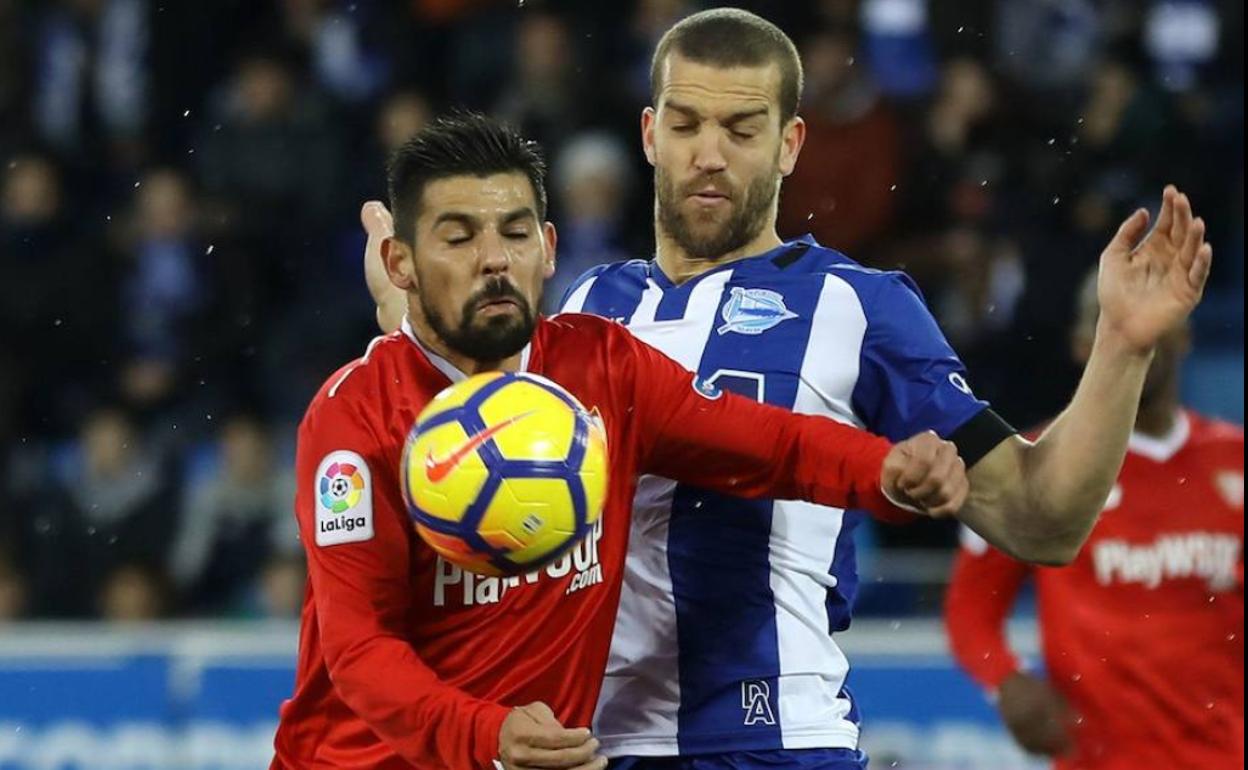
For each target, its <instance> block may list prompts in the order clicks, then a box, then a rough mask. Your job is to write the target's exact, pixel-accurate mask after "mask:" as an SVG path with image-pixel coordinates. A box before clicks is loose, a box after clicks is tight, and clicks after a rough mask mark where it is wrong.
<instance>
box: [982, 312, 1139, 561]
mask: <svg viewBox="0 0 1248 770" xmlns="http://www.w3.org/2000/svg"><path fill="white" fill-rule="evenodd" d="M1151 360H1152V353H1151V352H1140V351H1138V350H1133V349H1132V348H1131V347H1130V346H1128V345H1125V344H1123V343H1122V342H1121V341H1120V340H1119V338H1117V337H1116V336H1115V335H1114V334H1113V333H1112V331H1106V330H1104V329H1098V333H1097V336H1096V341H1095V343H1094V345H1093V351H1092V356H1091V358H1090V359H1089V361H1088V365H1087V368H1086V369H1085V370H1084V373H1083V378H1082V379H1081V380H1080V381H1079V387H1078V388H1077V390H1076V391H1075V396H1074V398H1073V399H1072V400H1071V402H1070V405H1069V406H1067V408H1066V409H1065V410H1064V411H1063V412H1062V414H1061V415H1060V416H1059V417H1058V418H1057V419H1056V420H1054V421H1053V423H1052V424H1051V425H1050V426H1049V428H1048V429H1047V430H1046V431H1045V432H1044V433H1043V434H1042V435H1041V436H1040V437H1039V438H1038V439H1036V441H1035V442H1033V443H1029V442H1026V441H1023V440H1022V439H1021V438H1015V439H1013V440H1011V441H1010V442H1008V443H1006V444H1003V445H1002V446H1000V447H998V448H997V449H994V450H993V451H992V452H991V453H990V454H989V455H988V456H986V457H985V458H984V459H983V460H982V461H981V462H980V463H979V464H978V465H977V466H975V467H974V468H972V470H971V474H970V479H971V494H970V497H969V499H968V503H967V505H966V507H965V508H964V509H963V510H962V511H961V512H960V513H959V514H958V517H959V518H960V519H961V520H962V521H963V523H965V524H966V525H967V526H969V527H970V528H971V529H973V530H974V531H975V532H977V533H978V534H979V535H981V536H982V537H984V538H985V539H987V540H988V541H989V542H990V543H992V544H993V545H995V546H997V547H998V548H1000V549H1001V550H1003V551H1005V552H1006V553H1008V554H1010V555H1011V556H1014V557H1015V558H1017V559H1020V560H1022V561H1026V562H1031V563H1036V564H1052V565H1060V564H1067V563H1069V562H1070V561H1071V560H1073V559H1074V558H1075V556H1076V555H1077V554H1078V553H1079V549H1080V548H1081V547H1082V545H1083V543H1084V541H1085V540H1086V539H1087V536H1088V533H1089V532H1090V531H1091V530H1092V527H1093V525H1095V524H1096V520H1097V516H1098V515H1099V514H1100V511H1101V509H1102V508H1103V507H1104V505H1105V500H1106V498H1108V496H1109V492H1110V490H1111V489H1112V488H1113V484H1114V480H1115V479H1116V478H1117V476H1118V472H1119V470H1120V469H1121V467H1122V460H1123V457H1124V455H1125V454H1126V448H1127V440H1128V438H1129V437H1130V435H1131V429H1132V427H1133V426H1134V424H1135V415H1136V411H1137V408H1138V406H1139V399H1140V391H1141V389H1142V388H1143V385H1144V375H1145V373H1146V372H1147V370H1148V365H1149V363H1150V361H1151Z"/></svg>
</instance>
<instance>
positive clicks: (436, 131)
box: [386, 111, 546, 243]
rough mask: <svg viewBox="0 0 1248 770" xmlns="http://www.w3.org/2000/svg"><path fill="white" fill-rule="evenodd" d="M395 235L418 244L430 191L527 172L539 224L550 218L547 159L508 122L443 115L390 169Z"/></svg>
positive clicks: (398, 154) (392, 159)
mask: <svg viewBox="0 0 1248 770" xmlns="http://www.w3.org/2000/svg"><path fill="white" fill-rule="evenodd" d="M386 172H387V181H388V184H389V188H390V211H391V212H392V213H393V214H394V231H395V235H397V236H398V237H399V238H400V239H401V240H403V241H406V242H407V243H412V242H414V240H415V237H416V233H415V231H414V226H415V222H416V218H417V217H418V216H419V207H420V200H421V196H422V195H423V194H424V192H425V186H426V185H427V184H429V183H430V182H433V181H436V180H438V179H445V178H447V177H452V176H475V177H486V176H490V175H492V174H507V173H512V172H518V173H522V174H524V175H525V176H527V177H528V178H529V183H530V184H532V185H533V197H534V198H535V199H536V201H537V216H538V219H543V220H544V219H545V218H546V160H545V158H543V157H542V149H541V147H540V146H539V145H538V144H537V142H534V141H532V140H529V139H525V138H524V137H523V136H521V134H520V133H519V132H518V131H516V130H515V129H514V128H512V127H511V126H509V125H507V124H506V123H503V122H500V121H498V120H495V119H493V118H490V117H487V116H485V115H482V114H481V113H478V112H467V111H459V112H453V113H450V114H448V115H443V116H441V117H438V118H436V119H435V120H433V121H432V122H430V123H429V125H427V126H426V127H425V128H423V129H421V130H420V131H419V132H417V133H416V134H415V135H414V136H413V137H412V138H411V139H408V140H407V141H406V142H404V143H403V145H402V146H400V147H399V148H398V149H397V150H395V151H394V153H393V154H391V156H390V161H389V163H388V164H387V167H386Z"/></svg>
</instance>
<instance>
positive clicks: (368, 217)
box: [360, 201, 394, 238]
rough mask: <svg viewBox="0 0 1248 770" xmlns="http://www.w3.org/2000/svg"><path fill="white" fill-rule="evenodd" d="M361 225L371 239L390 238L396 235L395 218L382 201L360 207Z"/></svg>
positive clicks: (370, 202)
mask: <svg viewBox="0 0 1248 770" xmlns="http://www.w3.org/2000/svg"><path fill="white" fill-rule="evenodd" d="M360 224H362V225H363V226H364V232H366V233H368V235H369V237H370V238H389V237H390V236H392V235H394V217H392V216H391V215H390V210H389V209H387V208H386V207H385V204H383V203H382V202H381V201H368V202H367V203H365V204H364V205H363V206H361V207H360Z"/></svg>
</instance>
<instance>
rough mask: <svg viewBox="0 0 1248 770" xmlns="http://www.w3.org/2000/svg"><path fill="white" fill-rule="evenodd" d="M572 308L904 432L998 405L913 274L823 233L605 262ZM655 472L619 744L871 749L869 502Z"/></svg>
mask: <svg viewBox="0 0 1248 770" xmlns="http://www.w3.org/2000/svg"><path fill="white" fill-rule="evenodd" d="M562 307H563V310H564V311H580V312H587V313H594V314H596V315H600V316H604V317H607V318H612V319H616V320H618V321H620V322H621V323H623V324H625V325H627V326H628V327H629V329H630V330H631V331H632V332H633V334H635V335H637V337H639V338H640V339H642V340H644V341H645V342H647V343H649V344H650V345H653V346H654V347H656V348H658V349H660V350H662V351H663V352H664V353H666V354H667V355H669V356H671V357H672V358H674V359H675V360H676V361H678V362H679V363H681V364H682V365H683V366H685V367H686V368H688V369H691V370H694V371H696V372H697V373H698V374H699V375H700V376H701V377H702V378H703V379H704V380H706V381H708V382H710V383H712V384H714V385H718V386H719V387H721V388H726V389H730V390H733V391H736V392H738V393H743V394H745V395H748V396H749V397H752V398H757V399H758V400H760V401H766V402H768V403H771V404H775V405H778V406H783V407H786V408H789V409H791V410H793V411H795V412H800V413H804V414H820V415H826V416H828V417H831V418H834V419H837V420H841V421H843V422H847V423H852V424H854V425H857V426H860V427H865V428H867V429H868V430H871V431H873V432H875V433H879V434H882V435H884V436H887V437H888V438H890V439H893V440H900V439H903V438H906V437H909V436H911V435H913V434H915V433H919V432H921V431H923V430H928V429H931V430H935V431H936V432H937V433H939V434H940V435H942V436H948V435H949V434H950V433H952V432H953V431H954V430H956V429H957V428H958V427H960V426H961V425H962V424H964V423H965V422H967V421H968V420H970V419H971V418H972V417H974V416H975V415H977V414H978V413H979V412H981V411H982V410H984V409H985V408H986V407H987V404H986V403H984V402H983V401H980V400H978V399H976V398H975V397H974V395H972V393H971V390H970V388H969V386H968V385H967V382H966V379H965V372H964V369H963V366H962V363H961V362H960V361H959V360H958V358H957V356H956V355H955V354H954V352H953V350H952V349H951V348H950V347H949V345H948V343H947V342H946V341H945V339H944V336H943V335H942V334H941V332H940V330H939V329H938V328H937V326H936V323H935V321H934V320H933V319H932V317H931V314H930V313H929V312H928V310H927V308H926V306H925V305H924V304H923V301H922V299H921V297H920V296H919V293H918V290H917V288H916V287H915V286H914V284H913V283H912V282H911V281H910V279H909V278H907V277H906V276H904V275H903V274H900V273H889V272H879V271H875V270H869V269H866V268H864V267H862V266H860V265H858V264H857V263H855V262H853V261H852V260H850V259H849V258H847V257H845V256H844V255H842V254H840V253H838V252H836V251H833V250H831V249H826V248H823V247H821V246H819V245H818V244H817V243H815V242H814V240H813V239H811V238H809V237H807V238H804V239H800V240H797V241H793V242H790V243H786V244H784V245H783V246H781V247H779V248H777V249H775V250H773V251H770V252H768V253H766V254H762V255H759V256H756V257H751V258H748V259H743V260H739V261H736V262H732V263H729V264H725V265H723V266H721V267H718V268H716V269H713V270H710V271H708V272H707V273H705V274H703V275H701V276H698V277H697V278H694V279H692V280H690V281H687V282H686V283H683V284H681V285H679V286H676V285H674V284H673V283H672V282H671V281H670V280H669V279H668V278H667V277H666V276H665V275H664V274H663V273H662V271H661V270H660V269H659V267H658V266H657V264H655V263H654V262H645V261H640V260H634V261H630V262H620V263H616V264H611V265H604V266H602V267H599V268H596V269H594V270H592V271H590V272H589V273H587V274H585V275H584V276H583V277H582V278H581V279H580V280H579V281H577V282H576V283H575V284H574V285H573V286H572V288H571V289H570V290H569V292H568V295H567V296H566V297H565V298H564V302H563V305H562ZM865 515H866V514H865V513H860V512H856V511H842V510H838V509H831V508H823V507H820V506H816V505H811V504H808V503H803V502H793V501H773V500H741V499H736V498H730V497H724V496H720V495H716V494H711V493H709V492H705V491H702V490H699V489H694V488H689V487H685V486H683V485H680V484H676V483H675V482H672V481H669V480H666V479H661V478H657V477H643V478H642V479H641V480H640V482H639V484H638V487H637V496H636V498H635V503H634V511H633V520H632V529H631V532H630V541H629V552H628V559H627V563H626V567H625V575H624V586H623V593H622V596H621V599H620V607H619V613H618V615H617V619H616V628H615V635H614V639H613V642H612V650H611V655H610V660H609V663H608V668H607V673H606V679H605V681H604V684H603V689H602V694H601V697H600V699H599V702H598V708H597V712H596V714H595V720H594V732H595V735H596V736H597V737H598V738H599V740H600V741H601V742H602V746H603V751H604V753H606V754H607V755H608V756H613V757H618V756H676V755H690V754H706V753H719V752H725V751H747V750H750V751H752V750H766V749H782V748H814V747H831V748H856V747H857V745H858V719H859V716H858V709H857V707H856V706H855V704H854V701H853V699H852V696H851V695H850V692H849V690H848V689H846V687H845V679H846V675H847V673H848V670H849V666H848V663H847V661H846V659H845V656H844V655H843V654H842V653H841V651H840V650H839V649H838V647H837V645H836V642H835V641H834V639H833V634H834V633H835V632H838V631H844V630H845V629H846V628H848V627H849V621H850V609H851V606H852V604H853V601H854V595H855V593H856V590H857V585H858V576H857V573H856V565H855V558H854V543H853V538H852V533H853V530H854V527H855V526H856V525H857V524H858V523H859V521H860V520H861V519H862V518H863V517H864V516H865Z"/></svg>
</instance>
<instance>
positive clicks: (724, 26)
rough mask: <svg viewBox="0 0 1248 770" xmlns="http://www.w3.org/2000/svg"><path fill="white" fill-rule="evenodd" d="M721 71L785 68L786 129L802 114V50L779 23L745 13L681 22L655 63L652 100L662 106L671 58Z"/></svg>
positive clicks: (705, 14) (720, 12)
mask: <svg viewBox="0 0 1248 770" xmlns="http://www.w3.org/2000/svg"><path fill="white" fill-rule="evenodd" d="M673 52H674V53H678V54H680V55H681V56H683V57H685V58H686V59H689V60H691V61H695V62H698V63H699V64H710V65H713V66H716V67H763V66H766V65H768V64H771V63H773V62H774V63H775V64H777V65H778V66H779V67H780V93H779V94H778V95H777V96H778V98H779V101H780V125H782V126H783V125H784V124H785V123H788V122H789V121H790V120H792V119H793V117H794V116H795V115H797V106H798V102H799V101H800V100H801V98H802V60H801V57H800V56H798V53H797V46H795V45H793V41H792V40H790V39H789V36H788V35H786V34H784V32H782V31H781V30H780V28H779V27H777V26H776V25H775V24H772V23H771V22H769V21H767V20H766V19H764V18H763V17H761V16H757V15H755V14H753V13H750V12H749V11H743V10H741V9H740V8H712V9H711V10H708V11H701V12H700V13H695V14H693V15H692V16H688V17H686V18H684V19H681V20H680V21H679V22H677V23H676V25H675V26H673V27H672V28H671V29H669V30H668V31H667V32H666V33H664V35H663V37H662V38H661V39H660V40H659V45H658V47H657V48H655V50H654V59H653V60H652V61H651V63H650V99H651V101H652V102H653V105H654V106H656V107H657V106H658V103H659V92H660V91H662V90H663V64H664V62H666V61H667V57H668V55H669V54H671V53H673Z"/></svg>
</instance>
